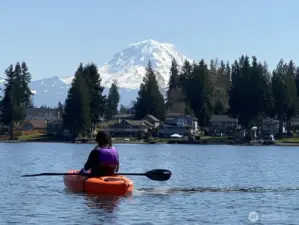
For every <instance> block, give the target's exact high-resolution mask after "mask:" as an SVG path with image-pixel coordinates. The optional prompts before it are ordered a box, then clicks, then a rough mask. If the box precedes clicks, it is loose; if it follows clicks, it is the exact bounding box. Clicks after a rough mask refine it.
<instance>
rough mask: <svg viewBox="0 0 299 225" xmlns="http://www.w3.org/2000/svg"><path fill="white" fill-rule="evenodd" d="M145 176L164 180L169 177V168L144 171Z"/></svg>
mask: <svg viewBox="0 0 299 225" xmlns="http://www.w3.org/2000/svg"><path fill="white" fill-rule="evenodd" d="M145 176H146V177H147V178H149V179H151V180H157V181H166V180H169V178H170V177H171V171H170V170H164V169H156V170H151V171H148V172H146V173H145Z"/></svg>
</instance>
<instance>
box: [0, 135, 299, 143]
mask: <svg viewBox="0 0 299 225" xmlns="http://www.w3.org/2000/svg"><path fill="white" fill-rule="evenodd" d="M0 142H5V143H22V142H24V143H25V142H49V143H50V142H51V143H79V144H83V143H85V144H95V142H94V141H93V140H89V141H87V142H71V141H66V140H59V139H57V138H54V137H51V136H47V135H41V134H39V135H37V134H35V135H22V136H20V137H19V138H18V140H9V138H8V137H4V136H0ZM112 142H113V143H114V144H197V145H203V144H204V145H206V144H220V145H242V146H244V145H246V146H250V145H256V144H248V143H237V142H235V141H234V140H229V139H227V138H223V137H209V136H204V137H202V138H201V140H197V141H195V142H186V141H182V142H179V141H175V140H172V139H153V141H152V142H143V141H140V140H138V139H137V138H129V139H128V138H125V137H120V138H113V141H112ZM272 145H274V146H299V137H289V138H282V139H278V140H276V143H274V144H272Z"/></svg>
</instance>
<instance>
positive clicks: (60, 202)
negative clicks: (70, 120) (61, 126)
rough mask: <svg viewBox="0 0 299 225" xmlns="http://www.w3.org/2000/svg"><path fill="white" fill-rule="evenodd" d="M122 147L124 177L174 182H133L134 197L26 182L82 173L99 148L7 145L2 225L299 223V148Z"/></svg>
mask: <svg viewBox="0 0 299 225" xmlns="http://www.w3.org/2000/svg"><path fill="white" fill-rule="evenodd" d="M115 146H116V147H117V148H118V150H119V155H120V158H121V165H120V172H145V171H148V170H151V169H156V168H165V169H170V170H171V171H172V172H173V175H172V177H171V178H170V180H168V181H166V182H159V181H152V180H149V179H148V178H146V177H133V176H132V177H130V178H131V179H133V181H134V183H135V191H134V192H133V195H132V196H128V197H121V198H112V197H97V196H89V195H86V194H75V193H70V192H69V191H67V190H66V189H65V187H64V184H63V179H62V177H60V176H53V177H50V176H49V177H27V178H20V175H22V174H29V173H41V172H66V171H67V170H69V169H81V168H82V166H83V164H84V163H85V160H86V159H87V156H88V154H89V152H90V150H91V149H92V147H93V145H86V144H82V145H81V144H61V143H22V144H20V143H11V144H7V143H0V172H1V175H2V176H1V177H0V184H1V185H0V193H1V194H0V212H1V217H0V224H1V225H2V224H22V225H25V224H31V225H32V224H38V225H41V224H43V225H48V224H53V225H54V224H55V225H67V224H72V225H73V224H78V225H79V224H80V225H81V224H86V225H89V224H92V225H94V224H101V225H103V224H121V225H126V224H132V225H133V224H135V225H137V224H140V225H141V224H144V225H145V224H148V225H150V224H159V225H160V224H161V225H163V224H213V225H214V224H226V225H235V224H271V225H273V224H279V225H282V224H286V225H291V224H294V225H295V224H296V225H297V224H299V202H298V199H299V163H298V162H299V161H298V159H299V148H298V147H274V146H269V147H257V146H250V147H248V146H247V147H240V146H225V145H224V146H221V145H215V146H214V145H158V144H156V145H134V144H118V145H115ZM249 214H250V216H249Z"/></svg>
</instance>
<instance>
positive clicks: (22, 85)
mask: <svg viewBox="0 0 299 225" xmlns="http://www.w3.org/2000/svg"><path fill="white" fill-rule="evenodd" d="M5 75H6V79H5V84H4V87H5V88H4V90H3V97H2V99H1V102H0V111H1V114H0V116H1V117H0V119H1V122H2V123H3V124H4V125H7V126H9V127H10V129H9V130H10V136H11V138H14V137H15V135H14V128H15V125H16V124H18V123H20V122H22V121H23V120H24V119H25V116H26V114H25V110H26V108H29V107H33V102H32V96H33V94H32V92H31V90H30V88H29V83H30V81H31V74H30V73H29V71H28V67H27V65H26V63H25V62H22V64H20V63H19V62H17V63H16V65H15V67H13V65H10V66H9V67H8V68H7V69H6V70H5Z"/></svg>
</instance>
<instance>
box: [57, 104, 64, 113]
mask: <svg viewBox="0 0 299 225" xmlns="http://www.w3.org/2000/svg"><path fill="white" fill-rule="evenodd" d="M57 109H58V113H59V116H60V117H62V115H63V113H64V106H63V104H62V103H61V102H60V101H59V102H58V106H57Z"/></svg>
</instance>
